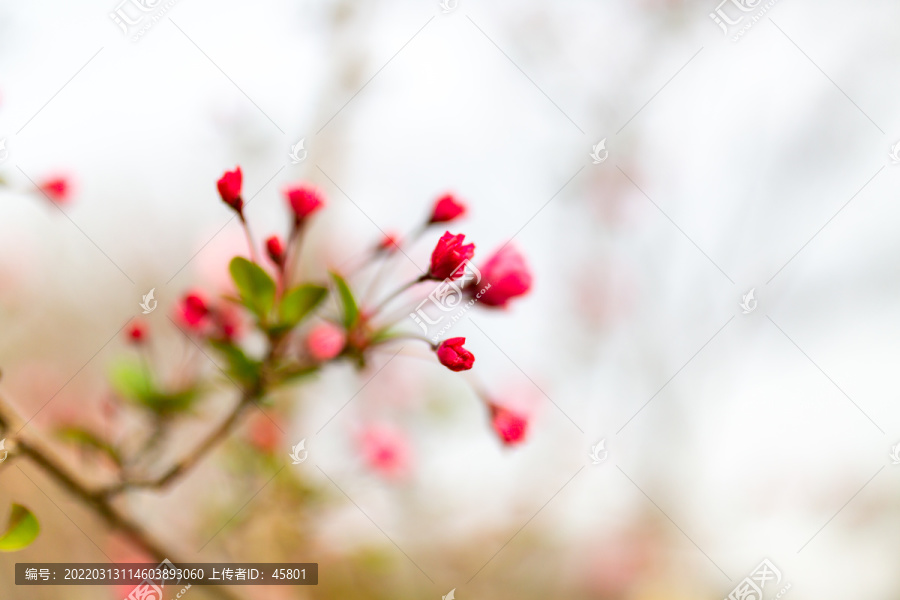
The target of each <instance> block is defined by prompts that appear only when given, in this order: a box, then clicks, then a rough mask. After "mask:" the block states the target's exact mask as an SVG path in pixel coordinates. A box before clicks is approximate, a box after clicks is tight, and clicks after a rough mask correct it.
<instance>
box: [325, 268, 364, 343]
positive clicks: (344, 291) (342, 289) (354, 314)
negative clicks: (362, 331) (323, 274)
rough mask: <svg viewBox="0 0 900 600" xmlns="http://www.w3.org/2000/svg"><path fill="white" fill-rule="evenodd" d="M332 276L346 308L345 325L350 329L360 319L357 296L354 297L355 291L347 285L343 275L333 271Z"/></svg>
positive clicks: (342, 305) (344, 308) (342, 304)
mask: <svg viewBox="0 0 900 600" xmlns="http://www.w3.org/2000/svg"><path fill="white" fill-rule="evenodd" d="M331 278H332V279H333V280H334V283H335V285H336V286H337V289H338V295H339V296H340V297H341V307H342V308H343V310H344V327H346V328H347V329H350V328H351V327H353V326H354V325H356V322H357V321H358V320H359V307H358V306H357V304H356V298H354V297H353V292H352V291H350V286H349V285H347V282H346V281H344V278H343V277H341V276H340V275H338V274H337V273H335V272H333V271H332V273H331Z"/></svg>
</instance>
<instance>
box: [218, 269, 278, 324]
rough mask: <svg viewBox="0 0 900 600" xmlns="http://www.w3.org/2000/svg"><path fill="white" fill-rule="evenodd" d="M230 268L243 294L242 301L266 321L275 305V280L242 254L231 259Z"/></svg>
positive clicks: (236, 284)
mask: <svg viewBox="0 0 900 600" xmlns="http://www.w3.org/2000/svg"><path fill="white" fill-rule="evenodd" d="M228 270H229V271H230V272H231V278H232V279H233V280H234V284H235V286H237V289H238V293H239V294H240V295H241V302H242V303H243V304H244V306H246V307H247V308H249V309H250V310H251V311H253V313H254V314H255V315H256V316H257V317H259V319H260V320H261V321H265V320H266V319H267V318H268V316H269V313H270V312H272V307H273V306H275V282H274V281H273V280H272V278H271V277H269V274H268V273H266V272H265V270H264V269H263V268H262V267H260V266H259V265H258V264H256V263H252V262H250V261H249V260H247V259H246V258H244V257H242V256H236V257H234V258H233V259H231V264H230V265H229V266H228Z"/></svg>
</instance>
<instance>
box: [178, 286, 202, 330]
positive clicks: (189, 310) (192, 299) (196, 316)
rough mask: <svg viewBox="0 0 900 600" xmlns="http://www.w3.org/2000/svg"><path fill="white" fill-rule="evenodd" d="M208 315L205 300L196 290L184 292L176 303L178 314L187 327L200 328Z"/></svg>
mask: <svg viewBox="0 0 900 600" xmlns="http://www.w3.org/2000/svg"><path fill="white" fill-rule="evenodd" d="M208 315H209V307H208V306H207V305H206V300H204V299H203V296H201V295H200V294H199V293H197V292H191V293H188V294H186V295H185V296H184V298H182V299H181V303H180V304H179V305H178V316H179V317H180V318H181V321H182V322H183V323H184V324H185V325H186V326H187V327H188V328H189V329H194V330H198V329H201V328H202V327H203V326H204V325H205V324H206V317H207V316H208Z"/></svg>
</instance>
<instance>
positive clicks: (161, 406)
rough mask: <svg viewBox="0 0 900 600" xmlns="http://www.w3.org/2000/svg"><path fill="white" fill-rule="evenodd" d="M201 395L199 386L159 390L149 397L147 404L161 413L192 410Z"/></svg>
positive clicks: (167, 413)
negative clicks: (171, 390)
mask: <svg viewBox="0 0 900 600" xmlns="http://www.w3.org/2000/svg"><path fill="white" fill-rule="evenodd" d="M199 395H200V390H199V389H197V388H187V389H184V390H179V391H177V392H157V393H155V394H153V395H152V396H151V397H150V398H148V402H147V406H148V407H149V408H150V409H152V410H153V411H155V412H157V413H159V414H160V415H169V414H172V413H180V412H185V411H187V410H190V409H191V407H193V406H194V401H195V400H197V398H198V397H199Z"/></svg>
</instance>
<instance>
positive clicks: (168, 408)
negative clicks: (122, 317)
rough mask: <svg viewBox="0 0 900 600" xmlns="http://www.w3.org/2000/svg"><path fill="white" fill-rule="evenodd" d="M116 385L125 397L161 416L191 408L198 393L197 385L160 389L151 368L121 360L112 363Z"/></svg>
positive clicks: (111, 376)
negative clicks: (170, 389) (169, 390)
mask: <svg viewBox="0 0 900 600" xmlns="http://www.w3.org/2000/svg"><path fill="white" fill-rule="evenodd" d="M110 379H111V380H112V386H113V389H114V390H115V391H116V392H117V393H118V394H119V395H120V396H122V397H123V398H126V399H128V400H131V401H133V402H136V403H137V404H140V405H141V406H144V407H145V408H148V409H150V410H152V411H153V412H155V413H156V414H158V415H160V416H166V415H171V414H175V413H180V412H185V411H187V410H189V409H190V408H191V407H192V406H193V405H194V401H195V400H196V399H197V397H198V396H199V390H198V389H197V388H196V387H190V388H187V389H184V390H178V391H175V392H167V391H164V390H161V389H159V388H158V387H157V386H156V384H155V383H154V381H153V379H152V378H151V376H150V374H149V372H148V371H147V370H146V369H145V368H144V366H143V365H142V364H141V363H139V362H133V361H122V362H119V363H117V364H115V365H114V366H113V369H112V373H111V375H110Z"/></svg>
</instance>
